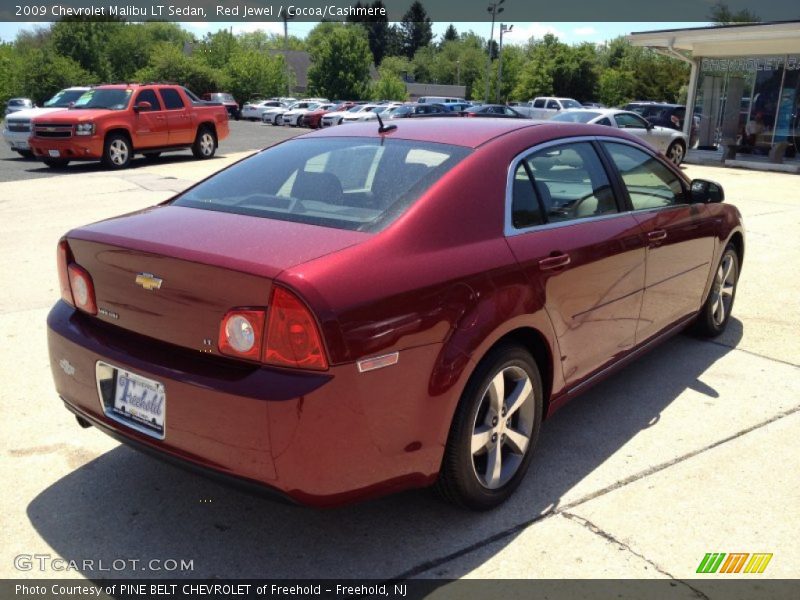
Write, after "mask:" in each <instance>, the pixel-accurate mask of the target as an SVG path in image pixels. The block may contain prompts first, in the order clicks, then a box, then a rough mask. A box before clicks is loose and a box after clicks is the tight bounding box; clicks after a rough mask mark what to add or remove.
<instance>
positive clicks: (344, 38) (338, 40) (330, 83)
mask: <svg viewBox="0 0 800 600" xmlns="http://www.w3.org/2000/svg"><path fill="white" fill-rule="evenodd" d="M317 27H319V26H317ZM371 64H372V54H371V53H370V51H369V43H368V42H367V34H366V32H365V31H364V29H363V28H362V27H359V26H355V25H349V26H348V25H339V26H338V27H335V28H332V29H330V31H329V33H328V34H326V35H325V37H324V38H323V39H322V40H320V41H319V42H315V44H314V47H313V50H312V51H311V67H310V68H309V69H308V85H309V90H310V91H311V92H312V93H314V94H319V95H323V96H327V97H328V98H341V99H344V98H364V97H366V96H367V94H368V93H369V84H370V66H371Z"/></svg>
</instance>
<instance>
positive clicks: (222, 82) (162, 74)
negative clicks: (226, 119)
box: [134, 42, 230, 94]
mask: <svg viewBox="0 0 800 600" xmlns="http://www.w3.org/2000/svg"><path fill="white" fill-rule="evenodd" d="M134 77H135V79H136V80H137V81H174V82H176V83H179V84H181V85H185V86H186V87H188V88H189V89H190V90H192V91H193V92H195V93H197V94H202V93H204V92H214V91H219V90H225V89H226V88H227V87H228V85H229V84H230V79H229V77H227V76H226V75H225V74H224V73H223V72H222V71H221V70H219V69H215V68H213V67H211V66H209V65H208V64H207V63H206V62H205V61H204V60H202V59H200V58H197V57H196V56H195V55H192V56H186V55H185V54H184V53H183V50H182V49H180V48H176V47H175V46H173V45H171V44H169V43H166V42H162V43H160V44H158V45H157V46H156V47H155V48H154V49H153V52H152V54H151V56H150V62H149V63H148V65H147V66H146V67H144V68H142V69H140V70H139V71H137V72H136V74H135V76H134Z"/></svg>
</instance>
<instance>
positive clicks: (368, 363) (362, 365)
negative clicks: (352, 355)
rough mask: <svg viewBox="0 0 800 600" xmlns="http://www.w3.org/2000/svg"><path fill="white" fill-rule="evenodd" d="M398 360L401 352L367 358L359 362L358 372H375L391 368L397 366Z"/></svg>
mask: <svg viewBox="0 0 800 600" xmlns="http://www.w3.org/2000/svg"><path fill="white" fill-rule="evenodd" d="M398 360H400V353H399V352H392V353H391V354H384V355H383V356H374V357H372V358H365V359H364V360H360V361H358V372H359V373H366V372H367V371H374V370H375V369H382V368H383V367H391V366H392V365H396V364H397V361H398Z"/></svg>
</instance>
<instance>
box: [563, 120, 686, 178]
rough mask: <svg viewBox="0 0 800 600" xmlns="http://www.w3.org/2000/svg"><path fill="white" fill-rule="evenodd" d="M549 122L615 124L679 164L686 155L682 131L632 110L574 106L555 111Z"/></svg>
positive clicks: (684, 137)
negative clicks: (663, 125) (665, 125)
mask: <svg viewBox="0 0 800 600" xmlns="http://www.w3.org/2000/svg"><path fill="white" fill-rule="evenodd" d="M549 122H550V123H557V122H562V123H592V124H595V125H608V126H609V127H617V128H618V129H624V130H625V131H627V132H628V133H632V134H633V135H636V136H638V137H640V138H642V139H643V140H645V141H647V142H648V143H649V144H650V145H651V146H653V147H654V148H655V149H656V150H659V151H661V152H663V153H664V155H665V156H666V157H667V158H669V159H670V160H671V161H672V162H673V163H674V164H676V165H679V164H681V163H682V162H683V159H684V158H685V157H686V148H687V146H688V144H687V138H686V134H684V133H683V132H681V131H676V130H675V129H670V128H669V127H659V126H657V125H652V124H650V123H649V122H648V121H647V120H646V119H645V118H644V117H642V116H640V115H638V114H636V113H635V112H630V111H627V110H620V109H617V108H576V109H571V110H565V111H563V112H561V113H559V114H557V115H556V116H555V117H553V118H552V119H550V121H549Z"/></svg>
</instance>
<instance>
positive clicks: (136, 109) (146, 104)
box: [133, 100, 153, 112]
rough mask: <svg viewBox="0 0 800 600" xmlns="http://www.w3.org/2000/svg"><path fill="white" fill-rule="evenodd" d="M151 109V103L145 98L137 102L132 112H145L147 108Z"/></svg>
mask: <svg viewBox="0 0 800 600" xmlns="http://www.w3.org/2000/svg"><path fill="white" fill-rule="evenodd" d="M152 109H153V105H152V104H150V103H149V102H148V101H147V100H145V101H143V102H139V104H137V105H136V106H134V107H133V110H134V112H147V111H148V110H152Z"/></svg>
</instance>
